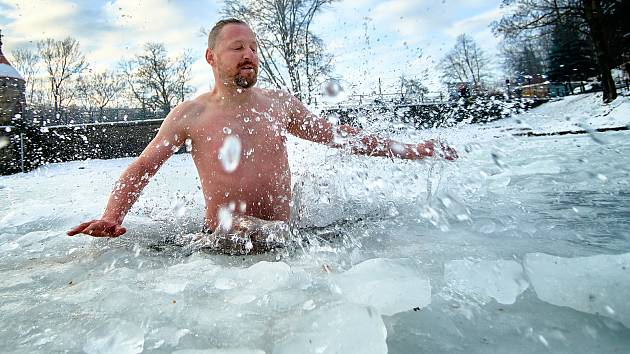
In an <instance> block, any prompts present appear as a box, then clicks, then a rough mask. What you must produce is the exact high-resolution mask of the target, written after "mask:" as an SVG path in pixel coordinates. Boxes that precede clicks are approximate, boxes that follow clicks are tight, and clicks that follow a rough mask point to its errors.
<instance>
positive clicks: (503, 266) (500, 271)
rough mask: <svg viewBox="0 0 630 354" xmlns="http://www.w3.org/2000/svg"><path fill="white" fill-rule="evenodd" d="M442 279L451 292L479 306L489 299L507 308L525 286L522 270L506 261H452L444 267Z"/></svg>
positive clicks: (514, 263)
mask: <svg viewBox="0 0 630 354" xmlns="http://www.w3.org/2000/svg"><path fill="white" fill-rule="evenodd" d="M444 280H445V281H446V283H447V284H448V286H449V287H450V288H451V289H452V290H454V291H455V292H457V293H459V294H462V295H466V296H470V297H472V298H474V299H475V300H476V301H479V302H480V303H486V302H488V301H489V300H490V298H493V299H495V300H496V301H497V302H498V303H500V304H505V305H510V304H513V303H514V302H516V299H517V297H518V296H519V295H520V294H521V293H522V292H523V291H525V290H526V289H527V288H528V287H529V283H528V282H527V281H526V280H525V277H524V274H523V267H522V266H521V265H520V264H519V263H518V262H516V261H510V260H503V259H499V260H490V261H486V260H479V261H474V260H468V259H462V260H454V261H450V262H447V263H446V264H444Z"/></svg>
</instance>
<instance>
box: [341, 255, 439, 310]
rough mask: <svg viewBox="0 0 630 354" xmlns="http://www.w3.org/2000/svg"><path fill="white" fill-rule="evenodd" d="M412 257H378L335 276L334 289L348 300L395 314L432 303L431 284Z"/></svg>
mask: <svg viewBox="0 0 630 354" xmlns="http://www.w3.org/2000/svg"><path fill="white" fill-rule="evenodd" d="M415 266H416V264H415V263H414V262H413V261H412V260H410V259H385V258H374V259H369V260H367V261H364V262H361V263H359V264H357V265H355V266H353V267H352V268H350V269H349V270H348V271H346V272H343V273H341V274H335V275H333V276H332V280H331V283H332V287H333V290H335V291H339V292H340V293H341V295H343V296H344V297H345V298H346V299H347V300H348V301H350V302H353V303H356V304H360V305H365V306H372V307H374V308H376V309H377V310H378V311H379V312H380V313H381V314H383V315H388V316H391V315H394V314H396V313H399V312H403V311H411V310H412V309H413V308H418V307H419V308H422V307H425V306H427V305H428V304H430V303H431V283H430V282H429V279H427V278H426V277H425V276H422V275H421V274H420V273H419V272H418V271H417V270H416V267H415Z"/></svg>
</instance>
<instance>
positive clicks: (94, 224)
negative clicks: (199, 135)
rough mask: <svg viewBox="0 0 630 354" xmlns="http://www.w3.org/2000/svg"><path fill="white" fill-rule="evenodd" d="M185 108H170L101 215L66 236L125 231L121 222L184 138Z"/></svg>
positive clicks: (125, 172) (119, 180) (122, 232)
mask: <svg viewBox="0 0 630 354" xmlns="http://www.w3.org/2000/svg"><path fill="white" fill-rule="evenodd" d="M186 109H187V107H186V104H182V105H180V106H178V107H176V108H175V109H173V111H171V113H170V114H169V115H168V116H167V117H166V119H164V122H163V123H162V126H161V127H160V130H159V131H158V133H157V135H156V136H155V138H153V140H152V141H151V142H150V143H149V144H148V145H147V147H146V148H145V149H144V151H143V152H142V154H140V156H139V157H138V158H137V159H136V160H134V161H133V162H132V163H131V164H130V165H129V167H127V169H126V170H125V171H124V172H123V173H122V175H121V176H120V178H119V179H118V181H117V182H116V184H115V186H114V190H113V191H112V193H111V195H110V196H109V201H108V202H107V207H106V208H105V212H104V213H103V216H101V218H100V219H96V220H90V221H87V222H84V223H82V224H80V225H79V226H77V227H75V228H73V229H72V230H70V231H68V235H69V236H74V235H76V234H80V233H83V234H87V235H91V236H95V237H118V236H120V235H122V234H124V233H125V232H126V231H127V230H126V229H125V228H124V227H122V222H123V220H124V218H125V216H126V215H127V213H128V212H129V210H130V209H131V207H132V206H133V204H134V203H135V202H136V200H138V197H139V196H140V192H141V191H142V189H143V188H144V187H145V186H146V185H147V183H149V179H150V178H151V177H153V175H155V173H156V172H157V171H158V169H159V168H160V167H161V166H162V165H163V164H164V162H165V161H166V160H167V159H168V158H169V157H171V156H172V155H173V153H174V152H175V151H176V150H177V149H178V148H179V147H180V146H181V145H182V144H183V143H184V141H185V139H186V131H185V129H184V128H183V124H182V123H181V119H182V118H181V117H183V116H184V111H185V110H186Z"/></svg>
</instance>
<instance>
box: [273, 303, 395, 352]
mask: <svg viewBox="0 0 630 354" xmlns="http://www.w3.org/2000/svg"><path fill="white" fill-rule="evenodd" d="M277 327H282V328H275V331H274V332H276V333H277V332H287V334H286V335H285V336H284V337H282V338H281V339H280V340H278V341H277V342H276V343H275V345H274V348H273V350H272V352H273V353H274V354H294V353H303V354H308V353H318V354H326V353H362V354H372V353H374V354H376V353H387V343H386V342H385V340H386V338H387V330H386V328H385V325H384V323H383V320H382V318H381V316H380V314H379V313H378V311H376V310H375V309H374V308H371V307H363V306H359V305H355V304H336V305H326V306H323V307H320V308H318V309H315V310H313V311H311V312H308V313H307V314H306V315H296V318H285V322H281V323H280V324H279V325H277Z"/></svg>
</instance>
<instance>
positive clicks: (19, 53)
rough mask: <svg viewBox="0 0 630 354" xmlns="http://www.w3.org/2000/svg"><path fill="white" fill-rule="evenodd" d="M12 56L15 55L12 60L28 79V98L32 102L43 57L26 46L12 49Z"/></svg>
mask: <svg viewBox="0 0 630 354" xmlns="http://www.w3.org/2000/svg"><path fill="white" fill-rule="evenodd" d="M11 56H12V57H13V58H12V59H13V60H12V61H11V62H12V63H13V65H14V66H15V68H16V69H17V70H18V71H19V72H20V73H21V74H22V76H23V77H24V81H26V100H27V102H31V103H32V102H33V98H34V95H35V89H36V82H37V80H38V75H39V70H40V65H39V64H40V62H41V59H42V58H41V57H40V56H39V55H38V54H37V53H36V52H34V51H32V50H30V49H26V48H17V49H14V50H12V51H11Z"/></svg>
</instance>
